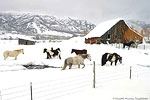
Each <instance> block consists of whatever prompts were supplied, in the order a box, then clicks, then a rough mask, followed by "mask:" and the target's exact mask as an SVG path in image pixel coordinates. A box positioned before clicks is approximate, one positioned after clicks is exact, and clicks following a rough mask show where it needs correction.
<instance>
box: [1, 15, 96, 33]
mask: <svg viewBox="0 0 150 100" xmlns="http://www.w3.org/2000/svg"><path fill="white" fill-rule="evenodd" d="M94 27H95V25H94V24H92V23H89V22H87V21H86V20H80V19H75V18H70V17H66V18H58V17H55V16H49V15H33V14H29V13H28V14H14V13H0V31H4V32H6V33H8V32H9V33H17V34H25V35H37V34H38V35H44V34H48V33H49V32H53V31H56V32H60V33H69V34H83V33H84V34H87V33H88V32H89V31H91V30H92V29H93V28H94ZM48 35H50V34H48Z"/></svg>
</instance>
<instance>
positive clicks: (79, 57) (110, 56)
mask: <svg viewBox="0 0 150 100" xmlns="http://www.w3.org/2000/svg"><path fill="white" fill-rule="evenodd" d="M132 44H134V42H133V41H131V42H129V43H123V48H125V46H127V47H128V49H129V48H130V47H131V45H132ZM20 53H22V54H24V50H23V49H19V50H14V51H5V52H4V53H3V56H4V60H6V59H7V58H8V57H14V58H15V60H17V56H18V55H19V54H20ZM43 53H46V54H47V59H52V58H54V57H56V56H58V57H59V59H61V50H60V48H57V49H55V50H54V49H53V48H51V49H50V50H49V49H46V48H44V50H43ZM71 53H75V54H76V56H75V57H69V58H66V59H65V61H64V66H63V67H62V70H65V69H66V67H67V66H69V69H71V68H72V65H78V68H80V65H83V67H82V68H84V67H85V64H84V60H85V59H88V60H90V61H91V55H90V54H87V50H86V49H83V50H77V49H72V50H71ZM107 61H109V62H111V65H112V64H113V62H115V66H116V65H117V62H118V61H119V62H120V63H122V57H121V56H120V55H119V54H117V53H105V54H103V55H102V58H101V65H102V66H104V65H105V64H106V62H107Z"/></svg>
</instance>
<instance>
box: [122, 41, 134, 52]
mask: <svg viewBox="0 0 150 100" xmlns="http://www.w3.org/2000/svg"><path fill="white" fill-rule="evenodd" d="M132 44H135V42H134V41H130V42H128V43H123V48H125V46H128V50H129V49H130V47H131V45H132Z"/></svg>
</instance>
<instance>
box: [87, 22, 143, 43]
mask: <svg viewBox="0 0 150 100" xmlns="http://www.w3.org/2000/svg"><path fill="white" fill-rule="evenodd" d="M95 36H96V37H97V38H98V37H99V39H100V42H101V43H107V42H109V43H124V42H129V41H135V42H138V43H142V41H143V36H142V35H140V33H138V32H137V31H135V30H133V29H132V28H130V27H129V26H128V25H127V24H126V23H125V21H124V20H122V19H115V20H111V21H106V22H104V23H101V24H99V25H98V26H97V27H96V28H95V29H93V30H92V31H91V32H90V33H89V34H88V35H87V36H86V37H85V38H88V39H91V40H92V38H93V37H95ZM85 43H87V42H86V39H85Z"/></svg>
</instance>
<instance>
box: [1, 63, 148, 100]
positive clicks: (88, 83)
mask: <svg viewBox="0 0 150 100" xmlns="http://www.w3.org/2000/svg"><path fill="white" fill-rule="evenodd" d="M92 66H93V65H91V67H92ZM130 67H131V68H130ZM149 70H150V69H149V68H148V67H140V66H138V67H137V66H136V67H135V66H129V67H122V68H118V67H115V68H112V67H110V69H109V68H106V69H104V67H100V66H98V65H96V67H95V81H96V82H95V83H94V84H95V87H96V88H99V87H101V86H102V85H106V86H107V85H110V82H113V81H118V80H123V79H130V74H131V80H132V79H134V78H137V77H139V76H142V75H146V74H149V72H150V71H149ZM131 71H132V72H131ZM92 86H93V74H92V70H91V73H77V75H74V76H69V77H65V78H60V79H55V80H48V81H42V82H33V83H32V84H30V83H29V84H24V85H20V86H14V87H11V88H6V89H2V90H0V100H54V99H58V98H61V97H63V96H67V95H71V94H75V93H79V92H82V91H84V90H86V89H87V88H91V87H92Z"/></svg>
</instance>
